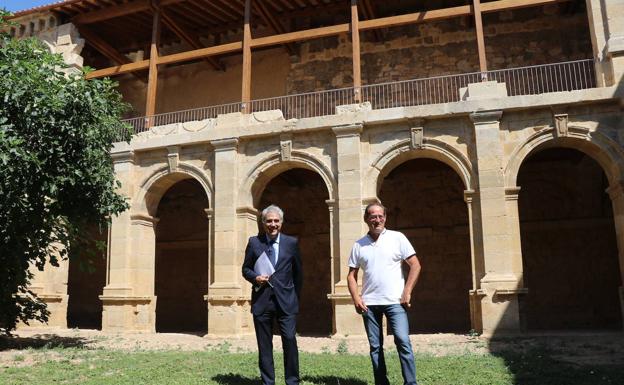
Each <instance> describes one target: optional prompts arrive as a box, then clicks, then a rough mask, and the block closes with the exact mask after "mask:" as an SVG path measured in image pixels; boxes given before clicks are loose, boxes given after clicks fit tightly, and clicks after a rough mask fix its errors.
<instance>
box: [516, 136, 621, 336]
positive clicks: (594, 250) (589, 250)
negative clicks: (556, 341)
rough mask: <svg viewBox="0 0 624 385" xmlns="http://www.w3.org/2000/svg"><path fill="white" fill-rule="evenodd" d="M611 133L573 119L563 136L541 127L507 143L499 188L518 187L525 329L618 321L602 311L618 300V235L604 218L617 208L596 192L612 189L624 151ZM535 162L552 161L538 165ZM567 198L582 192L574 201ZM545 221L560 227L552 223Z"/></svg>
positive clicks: (600, 325)
mask: <svg viewBox="0 0 624 385" xmlns="http://www.w3.org/2000/svg"><path fill="white" fill-rule="evenodd" d="M612 132H613V130H612V129H611V128H609V127H601V132H595V131H591V130H590V128H588V127H583V126H581V125H570V126H569V127H568V132H567V134H566V135H558V134H557V131H556V129H555V128H552V127H549V128H545V129H542V130H540V131H538V132H535V133H533V134H531V135H530V136H528V137H527V138H526V139H525V140H524V141H523V142H522V143H520V144H519V145H518V146H517V147H516V148H515V149H514V151H513V152H512V154H511V156H510V158H509V160H508V163H507V165H506V167H505V169H504V172H505V175H504V178H505V186H506V187H508V188H513V187H515V186H520V188H521V189H520V198H519V200H518V202H519V203H518V214H519V215H518V221H519V230H520V240H521V242H520V243H521V245H522V253H521V255H522V265H523V267H522V268H523V275H524V283H525V285H526V287H527V288H528V294H527V295H526V296H525V298H524V299H523V301H524V305H523V313H524V314H523V315H522V317H523V318H524V322H525V327H527V328H528V329H529V330H533V329H549V328H555V329H562V328H563V329H566V328H590V329H596V328H598V329H600V328H603V327H604V328H611V327H613V325H614V324H615V323H618V322H620V325H621V320H619V321H617V320H616V317H619V312H616V313H613V312H607V311H606V310H605V309H613V308H614V306H616V305H615V304H616V303H618V298H617V297H618V296H617V289H616V287H620V285H621V282H620V284H617V283H615V281H616V279H617V278H616V276H617V275H620V276H621V274H622V266H624V265H622V262H621V250H622V244H621V235H618V232H619V229H618V224H617V221H615V222H614V220H613V219H614V218H613V217H612V215H615V216H617V215H618V212H621V208H620V209H618V207H617V200H616V199H614V196H613V195H612V196H611V200H609V198H608V197H607V196H606V194H605V190H604V189H605V188H606V187H607V186H611V187H610V188H608V189H607V191H608V192H609V191H610V190H612V189H613V188H616V189H617V188H619V186H620V184H621V180H622V178H623V175H624V174H623V173H624V151H622V148H621V146H620V145H619V144H618V143H617V142H616V141H615V140H614V139H612V137H611V136H610V133H612ZM575 154H576V155H575ZM575 157H578V158H575ZM583 158H584V159H585V160H584V161H583V162H582V163H581V162H580V160H579V159H583ZM573 159H577V160H576V161H573ZM539 162H559V163H551V164H550V165H549V168H544V167H545V166H541V168H540V166H539V164H540V163H539ZM566 162H570V163H566ZM553 164H554V166H553ZM550 167H555V170H557V171H553V170H551V169H550ZM542 170H545V171H542ZM592 178H594V179H592ZM576 179H578V180H579V181H581V182H577V181H576ZM546 181H547V182H548V183H545V182H546ZM566 181H571V182H569V183H568V184H566V183H567V182H566ZM582 181H591V182H586V183H583V182H582ZM536 186H539V188H537V187H536ZM589 186H592V187H591V188H590V187H589ZM574 197H583V199H582V202H581V200H579V199H578V198H576V199H575V198H574ZM605 201H606V202H607V203H605ZM601 202H602V203H601ZM601 208H602V209H601ZM586 221H590V222H587V223H585V222H586ZM547 223H549V224H550V225H546V224H547ZM553 223H563V225H558V227H557V228H556V229H555V228H554V227H553V225H552V224H553ZM575 258H576V259H575ZM618 258H619V260H620V261H619V265H620V266H619V269H618ZM581 261H582V262H581ZM585 262H588V263H587V264H585ZM581 264H582V267H580V266H581ZM600 269H602V270H600ZM618 270H619V273H616V272H617V271H618ZM553 272H555V273H553ZM610 273H613V275H609V274H610ZM596 277H600V278H596ZM575 290H576V291H575ZM620 290H621V289H620ZM544 293H548V294H547V295H544ZM598 293H599V294H598ZM553 298H557V299H556V301H555V300H553ZM596 298H600V300H596ZM595 314H598V315H599V316H597V317H594V316H592V315H595ZM597 320H601V321H597Z"/></svg>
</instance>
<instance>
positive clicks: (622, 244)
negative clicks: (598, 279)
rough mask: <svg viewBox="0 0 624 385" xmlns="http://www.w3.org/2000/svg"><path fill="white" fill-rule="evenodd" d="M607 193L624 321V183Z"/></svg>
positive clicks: (613, 187)
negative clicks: (613, 227) (610, 210)
mask: <svg viewBox="0 0 624 385" xmlns="http://www.w3.org/2000/svg"><path fill="white" fill-rule="evenodd" d="M607 193H608V194H609V197H610V198H611V206H612V207H613V222H614V224H615V236H616V239H617V246H618V260H619V263H620V282H621V284H622V286H620V288H619V295H620V310H621V311H622V319H624V181H620V182H618V183H617V184H613V185H611V186H610V187H609V188H608V189H607Z"/></svg>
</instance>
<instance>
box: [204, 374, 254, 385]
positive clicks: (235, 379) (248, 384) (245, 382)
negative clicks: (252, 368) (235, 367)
mask: <svg viewBox="0 0 624 385" xmlns="http://www.w3.org/2000/svg"><path fill="white" fill-rule="evenodd" d="M212 380H213V381H215V382H217V383H219V384H223V385H258V383H259V382H260V379H259V377H254V378H249V377H243V376H241V375H240V374H233V373H228V374H217V375H216V376H214V377H212Z"/></svg>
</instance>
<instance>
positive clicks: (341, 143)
mask: <svg viewBox="0 0 624 385" xmlns="http://www.w3.org/2000/svg"><path fill="white" fill-rule="evenodd" d="M333 131H334V134H335V135H336V154H337V156H336V157H337V161H336V166H337V171H338V172H337V175H338V201H337V210H334V211H333V213H334V216H337V221H336V223H337V225H338V232H337V234H338V239H339V240H338V242H337V246H338V251H337V254H336V255H337V256H338V260H337V261H336V262H335V263H334V266H336V267H337V271H334V277H335V279H336V283H335V284H334V293H333V294H332V295H331V300H332V302H333V307H334V322H335V333H336V334H342V335H346V334H349V335H357V334H364V327H363V326H362V320H361V317H360V316H359V315H358V314H357V313H356V312H355V310H354V307H353V304H352V302H351V296H350V295H349V290H348V288H347V274H348V272H349V268H348V266H347V261H348V258H349V254H350V252H351V247H352V246H353V243H354V242H355V241H356V240H358V239H359V238H361V237H362V234H363V233H364V232H363V226H364V222H363V219H362V171H361V154H360V133H361V132H362V125H361V124H356V125H348V126H339V127H334V128H333Z"/></svg>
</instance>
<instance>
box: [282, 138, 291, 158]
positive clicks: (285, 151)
mask: <svg viewBox="0 0 624 385" xmlns="http://www.w3.org/2000/svg"><path fill="white" fill-rule="evenodd" d="M291 154H292V140H281V141H280V159H281V160H282V162H283V161H287V160H290V159H291Z"/></svg>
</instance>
